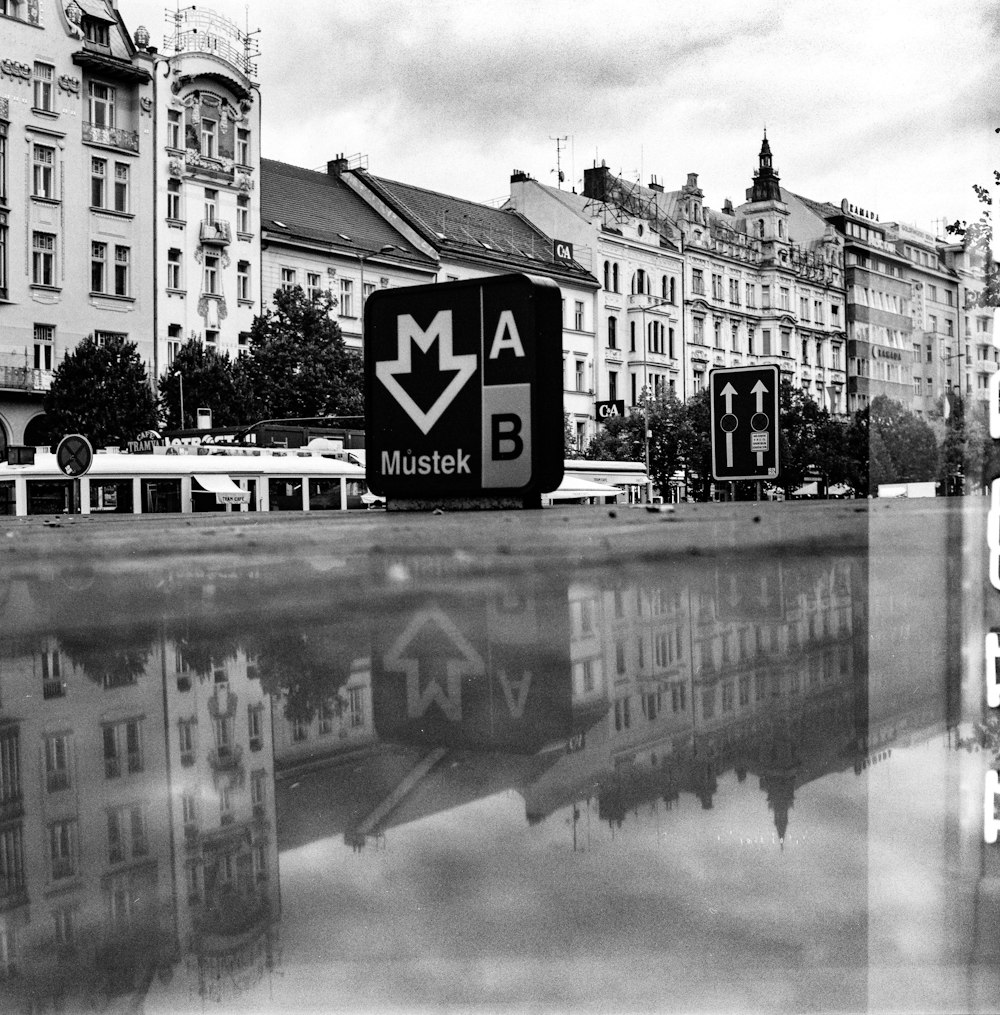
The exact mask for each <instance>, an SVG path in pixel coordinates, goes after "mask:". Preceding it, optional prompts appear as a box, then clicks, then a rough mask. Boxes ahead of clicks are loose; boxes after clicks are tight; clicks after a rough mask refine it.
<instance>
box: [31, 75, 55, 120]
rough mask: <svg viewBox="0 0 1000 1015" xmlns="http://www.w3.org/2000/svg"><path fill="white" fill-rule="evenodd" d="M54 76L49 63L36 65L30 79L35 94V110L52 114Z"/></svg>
mask: <svg viewBox="0 0 1000 1015" xmlns="http://www.w3.org/2000/svg"><path fill="white" fill-rule="evenodd" d="M54 75H55V67H53V66H52V64H49V63H36V64H35V67H34V72H33V74H32V79H33V83H34V93H35V98H34V102H35V109H36V110H41V111H42V112H43V113H52V112H54V111H55V110H54V107H53V105H52V78H53V76H54Z"/></svg>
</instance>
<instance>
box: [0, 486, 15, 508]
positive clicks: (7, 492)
mask: <svg viewBox="0 0 1000 1015" xmlns="http://www.w3.org/2000/svg"><path fill="white" fill-rule="evenodd" d="M15 510H16V508H15V504H14V484H13V483H12V482H6V483H0V515H12V514H14V512H15Z"/></svg>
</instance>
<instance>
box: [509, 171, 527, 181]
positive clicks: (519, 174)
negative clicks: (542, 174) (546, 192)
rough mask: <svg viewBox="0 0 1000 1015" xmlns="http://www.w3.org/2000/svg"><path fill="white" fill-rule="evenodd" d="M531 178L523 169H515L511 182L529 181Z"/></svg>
mask: <svg viewBox="0 0 1000 1015" xmlns="http://www.w3.org/2000/svg"><path fill="white" fill-rule="evenodd" d="M530 179H531V177H530V176H529V175H528V174H527V173H526V172H525V171H524V170H523V169H515V170H514V172H512V173H511V174H510V182H511V183H527V181H528V180H530Z"/></svg>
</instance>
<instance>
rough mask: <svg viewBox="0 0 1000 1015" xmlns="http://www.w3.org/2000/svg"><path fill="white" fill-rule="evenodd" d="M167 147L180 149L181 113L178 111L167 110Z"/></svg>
mask: <svg viewBox="0 0 1000 1015" xmlns="http://www.w3.org/2000/svg"><path fill="white" fill-rule="evenodd" d="M167 147H168V148H177V149H180V148H181V113H180V110H179V109H169V110H167Z"/></svg>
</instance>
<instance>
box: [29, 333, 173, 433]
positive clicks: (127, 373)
mask: <svg viewBox="0 0 1000 1015" xmlns="http://www.w3.org/2000/svg"><path fill="white" fill-rule="evenodd" d="M45 412H46V415H47V416H48V418H49V421H50V424H51V433H52V437H53V439H58V438H59V437H61V436H63V435H64V434H68V433H79V434H83V435H84V436H85V437H86V438H87V439H88V440H89V441H90V443H91V444H93V445H94V447H95V448H100V447H106V446H109V445H110V446H115V445H121V444H124V443H125V442H126V441H130V440H134V439H135V438H136V436H138V434H140V433H141V432H142V431H143V430H151V429H152V430H155V429H156V428H157V425H158V419H157V411H156V399H155V397H154V395H153V389H152V388H151V387H150V383H149V375H148V373H147V372H146V367H145V365H144V364H143V362H142V360H141V359H140V358H139V352H138V349H137V348H136V344H135V342H129V341H127V340H124V339H106V340H105V341H104V342H102V343H100V344H99V343H98V342H97V340H96V339H95V338H94V336H93V335H89V336H88V337H87V338H85V339H84V340H83V341H82V342H80V344H79V345H78V346H77V347H76V348H75V349H74V350H73V351H72V352H71V353H69V355H67V356H66V358H65V359H64V360H63V361H62V363H60V364H59V366H58V367H57V368H56V370H55V373H54V374H53V375H52V386H51V387H50V388H49V391H48V393H47V394H46V396H45Z"/></svg>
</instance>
